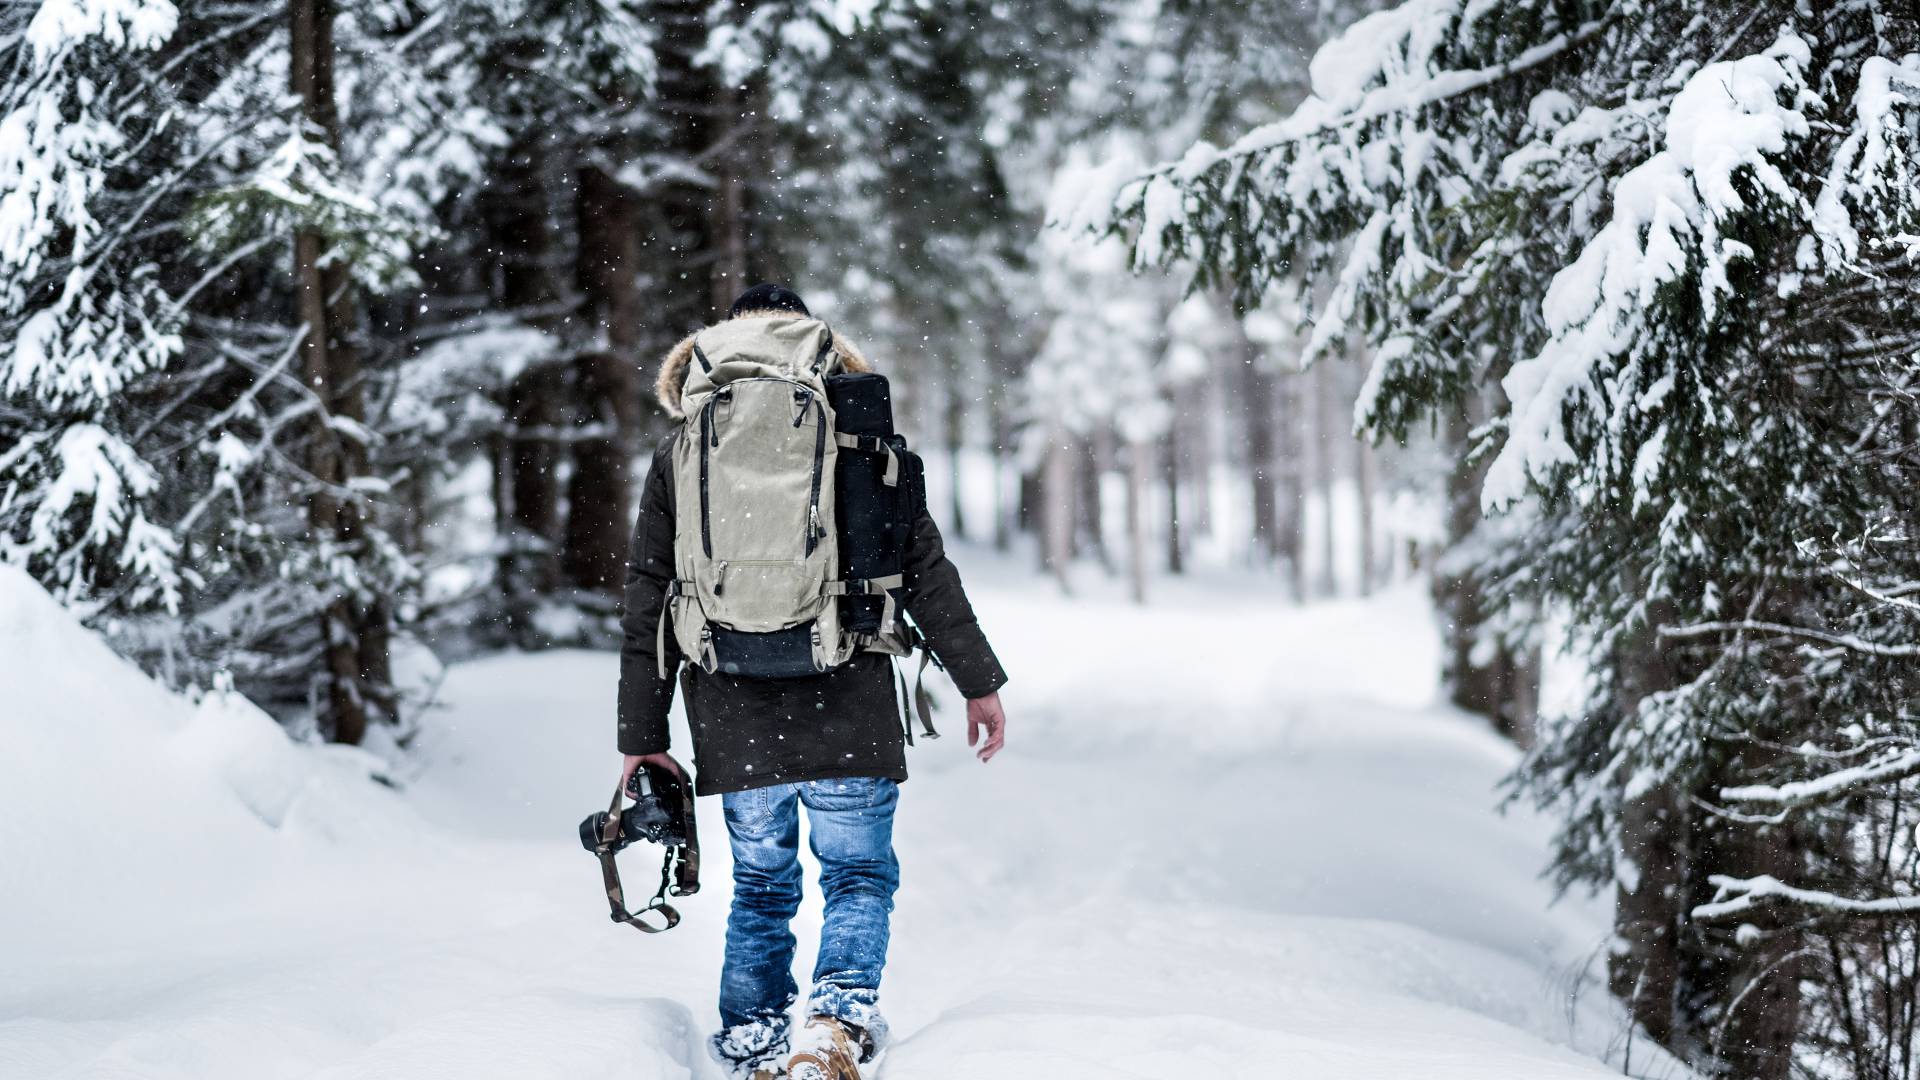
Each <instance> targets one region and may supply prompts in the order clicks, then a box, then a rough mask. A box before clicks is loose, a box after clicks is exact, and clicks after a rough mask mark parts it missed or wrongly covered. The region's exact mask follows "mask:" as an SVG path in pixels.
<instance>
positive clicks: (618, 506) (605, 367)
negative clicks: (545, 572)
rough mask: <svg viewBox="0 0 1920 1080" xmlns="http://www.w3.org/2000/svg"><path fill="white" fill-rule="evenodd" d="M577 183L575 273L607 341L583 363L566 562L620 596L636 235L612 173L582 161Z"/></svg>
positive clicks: (633, 425) (583, 582)
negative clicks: (581, 432)
mask: <svg viewBox="0 0 1920 1080" xmlns="http://www.w3.org/2000/svg"><path fill="white" fill-rule="evenodd" d="M575 190H576V192H577V196H578V197H577V200H576V205H577V207H578V219H579V223H580V225H579V234H580V256H579V263H580V265H579V269H578V276H579V278H580V282H581V285H582V291H583V292H584V293H585V295H586V298H587V301H588V305H589V310H590V312H591V314H592V317H593V318H594V320H595V321H596V322H597V323H598V325H599V327H600V331H601V334H602V335H603V336H604V337H605V338H606V341H607V348H606V349H604V350H598V351H595V352H591V353H587V354H585V355H583V356H581V357H580V358H579V360H578V361H577V362H576V366H577V370H576V372H575V391H576V392H575V394H574V400H575V402H576V406H577V408H578V410H579V412H578V414H577V415H576V417H575V422H576V423H578V424H584V425H586V427H587V430H588V433H589V434H588V435H587V436H586V437H582V438H580V439H579V441H577V442H575V443H574V445H573V472H572V474H571V477H570V479H569V482H568V485H567V521H566V529H565V532H564V534H563V536H562V540H561V549H560V552H561V554H560V569H561V573H562V574H563V575H564V576H565V579H566V581H567V583H568V584H570V585H573V586H574V587H576V588H582V589H589V590H593V591H597V592H604V593H607V594H609V595H617V594H618V593H619V592H620V589H621V587H622V586H623V584H624V583H625V581H626V552H627V538H628V536H629V534H630V532H631V530H632V528H633V509H632V506H633V503H632V490H633V476H632V462H633V455H634V447H635V446H636V445H638V439H639V423H640V408H639V406H640V392H639V390H640V388H639V385H638V383H639V365H640V358H639V355H638V351H637V348H638V343H639V340H640V298H639V292H638V287H637V284H638V283H637V281H636V277H637V275H638V272H639V267H638V263H639V248H638V241H639V237H638V235H637V233H636V231H635V229H634V222H633V216H634V215H633V205H632V198H631V196H629V195H628V193H627V192H626V191H625V190H623V189H622V188H621V187H620V185H619V184H618V183H617V182H615V181H614V179H613V178H612V177H611V176H608V175H607V174H606V173H605V172H604V171H602V170H600V169H598V168H592V167H589V168H585V169H582V170H580V173H579V176H578V185H577V187H576V189H575ZM576 430H578V429H577V428H576ZM591 433H603V434H597V435H596V434H591Z"/></svg>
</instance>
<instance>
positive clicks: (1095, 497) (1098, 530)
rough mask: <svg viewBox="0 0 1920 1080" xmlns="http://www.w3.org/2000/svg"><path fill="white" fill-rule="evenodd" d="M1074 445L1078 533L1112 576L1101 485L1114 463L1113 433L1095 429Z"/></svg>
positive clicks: (1104, 429) (1111, 555) (1112, 567)
mask: <svg viewBox="0 0 1920 1080" xmlns="http://www.w3.org/2000/svg"><path fill="white" fill-rule="evenodd" d="M1076 443H1077V445H1078V448H1079V450H1080V471H1079V480H1080V493H1079V498H1078V500H1077V502H1078V510H1079V522H1080V527H1079V529H1078V533H1079V535H1080V537H1081V538H1082V539H1083V540H1084V541H1085V542H1086V544H1087V545H1088V550H1090V551H1091V552H1092V553H1093V557H1094V558H1095V559H1096V560H1098V561H1099V563H1100V568H1101V569H1102V570H1105V571H1106V572H1107V573H1108V574H1112V573H1113V572H1114V565H1113V553H1112V552H1111V551H1109V550H1108V548H1107V515H1106V501H1105V500H1104V499H1103V498H1102V491H1101V485H1102V482H1103V481H1104V480H1105V478H1106V475H1107V469H1108V467H1109V466H1110V465H1111V463H1112V461H1113V432H1112V431H1110V430H1108V429H1107V428H1105V427H1095V428H1094V431H1093V435H1092V436H1090V437H1088V438H1084V439H1078V440H1076Z"/></svg>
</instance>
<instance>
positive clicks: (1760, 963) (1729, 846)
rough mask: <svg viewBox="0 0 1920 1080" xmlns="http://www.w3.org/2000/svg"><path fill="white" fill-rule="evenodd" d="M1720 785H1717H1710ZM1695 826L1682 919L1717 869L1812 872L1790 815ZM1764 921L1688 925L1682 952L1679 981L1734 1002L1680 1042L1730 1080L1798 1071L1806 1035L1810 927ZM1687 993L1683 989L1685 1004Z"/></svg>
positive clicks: (1707, 820) (1767, 1078) (1789, 876)
mask: <svg viewBox="0 0 1920 1080" xmlns="http://www.w3.org/2000/svg"><path fill="white" fill-rule="evenodd" d="M1770 753H1771V754H1773V755H1774V756H1777V752H1769V751H1766V750H1761V749H1755V750H1754V751H1752V752H1750V754H1749V756H1748V757H1747V760H1746V761H1745V763H1744V768H1742V769H1740V770H1739V771H1738V773H1737V775H1736V776H1730V777H1725V778H1724V779H1725V781H1726V782H1728V783H1737V782H1739V778H1741V777H1750V776H1752V775H1753V771H1757V770H1758V768H1759V763H1758V762H1757V761H1755V760H1754V759H1753V756H1752V755H1753V754H1761V755H1766V754H1770ZM1719 786H1721V785H1720V784H1718V783H1716V784H1712V785H1710V786H1709V790H1714V789H1717V788H1718V787H1719ZM1693 823H1694V841H1693V845H1694V846H1693V858H1692V862H1691V866H1692V871H1693V872H1692V873H1691V874H1690V875H1689V878H1690V880H1689V883H1688V884H1689V886H1690V888H1689V889H1688V896H1687V900H1686V902H1685V903H1684V904H1683V905H1682V907H1683V910H1682V912H1681V918H1682V920H1684V919H1685V918H1686V911H1687V910H1690V909H1691V908H1692V907H1693V906H1694V905H1695V904H1700V903H1705V902H1707V901H1709V900H1711V899H1713V896H1714V893H1715V891H1716V889H1715V886H1714V885H1713V884H1712V882H1711V881H1710V880H1709V878H1710V877H1711V876H1712V875H1715V874H1726V875H1729V876H1732V877H1740V878H1751V877H1759V876H1762V875H1768V876H1772V877H1775V878H1778V879H1780V880H1782V881H1790V880H1793V878H1794V877H1795V876H1796V875H1797V874H1799V873H1801V872H1802V871H1803V870H1804V864H1803V862H1802V860H1801V855H1800V849H1799V844H1798V843H1797V839H1798V838H1797V836H1796V835H1795V831H1794V825H1793V824H1792V823H1790V822H1783V823H1781V824H1779V825H1762V824H1754V823H1749V822H1738V821H1731V820H1728V819H1726V818H1722V817H1719V816H1717V815H1713V814H1707V813H1695V814H1694V821H1693ZM1756 923H1757V925H1755V926H1752V927H1750V928H1748V929H1747V930H1746V931H1745V932H1743V931H1742V930H1741V929H1731V928H1722V927H1714V928H1711V929H1706V928H1700V927H1688V928H1687V929H1688V932H1689V936H1690V937H1691V938H1692V939H1694V940H1695V946H1694V948H1693V949H1692V950H1690V952H1691V953H1693V954H1694V955H1690V956H1683V957H1682V958H1681V961H1682V971H1683V973H1684V976H1683V979H1682V982H1681V985H1682V986H1683V988H1685V989H1686V990H1691V991H1692V992H1693V994H1694V995H1696V996H1698V997H1700V998H1703V999H1705V1000H1710V1001H1714V1002H1725V1003H1727V1007H1726V1009H1725V1011H1724V1014H1721V1015H1713V1014H1709V1015H1707V1016H1705V1017H1702V1019H1705V1020H1708V1021H1710V1022H1711V1026H1710V1027H1707V1028H1705V1029H1704V1030H1700V1031H1697V1032H1692V1033H1689V1034H1690V1035H1691V1038H1687V1037H1684V1036H1683V1038H1682V1039H1681V1041H1682V1042H1694V1043H1699V1044H1703V1045H1705V1046H1707V1047H1708V1049H1709V1051H1710V1053H1711V1055H1712V1065H1711V1066H1710V1067H1709V1071H1710V1072H1711V1074H1712V1075H1715V1076H1721V1077H1726V1078H1727V1080H1788V1077H1790V1076H1792V1075H1794V1072H1793V1050H1794V1046H1795V1044H1796V1043H1797V1042H1798V1040H1799V1036H1800V1023H1801V993H1800V978H1801V968H1802V961H1801V950H1802V949H1803V947H1804V946H1805V934H1804V931H1803V930H1802V929H1801V928H1800V927H1799V926H1798V925H1796V923H1795V922H1794V920H1793V919H1792V918H1791V917H1786V918H1781V917H1778V916H1773V917H1766V918H1761V919H1758V920H1756ZM1690 961H1691V962H1690ZM1685 997H1686V994H1685V993H1684V992H1683V994H1682V1000H1683V1001H1684V1000H1685ZM1689 1012H1691V1011H1689Z"/></svg>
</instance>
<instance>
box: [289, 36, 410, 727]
mask: <svg viewBox="0 0 1920 1080" xmlns="http://www.w3.org/2000/svg"><path fill="white" fill-rule="evenodd" d="M288 14H289V17H290V19H291V25H290V28H289V30H290V33H289V43H288V48H289V52H288V64H287V66H288V81H289V86H290V89H291V90H292V92H293V93H294V94H295V95H296V96H297V97H298V98H299V99H300V120H301V123H302V124H303V125H304V126H305V129H306V134H307V137H308V138H317V139H320V140H322V141H324V142H325V143H326V144H327V145H328V146H330V147H333V148H335V149H338V147H339V145H340V122H339V113H338V111H337V107H336V104H335V96H334V95H335V90H334V76H333V58H334V44H333V20H334V5H333V2H332V0H291V3H290V4H289V6H288ZM293 241H294V243H293V246H294V275H295V279H296V284H297V286H298V291H299V297H298V301H297V305H298V315H299V318H300V320H301V322H302V324H303V325H304V326H305V328H306V334H305V337H303V338H302V340H301V343H300V351H301V365H302V370H303V373H304V374H305V376H306V383H307V387H308V389H309V390H311V391H312V392H313V394H314V396H315V397H316V398H318V400H319V403H320V407H321V408H320V413H319V415H317V416H316V417H315V418H314V421H313V423H312V425H311V426H310V427H309V431H308V439H307V461H306V465H307V469H308V471H309V472H310V473H311V474H312V477H313V482H314V491H313V493H312V495H311V496H310V497H309V498H308V502H307V521H308V525H309V527H310V529H311V539H312V540H313V541H315V542H317V543H319V544H322V545H326V546H331V547H334V548H336V549H337V550H339V551H341V552H343V553H345V554H346V555H347V556H348V557H349V558H352V559H355V560H356V561H358V560H362V559H365V558H366V557H367V551H366V537H365V535H364V533H365V521H364V509H363V508H362V506H361V505H360V503H359V502H358V496H355V495H353V494H352V493H351V492H352V484H353V481H355V480H356V479H358V478H360V477H362V476H365V475H366V473H367V464H368V461H367V457H368V454H367V446H366V444H365V443H364V442H362V441H361V439H360V438H359V437H358V436H357V434H355V432H357V431H359V430H362V429H363V428H364V426H365V422H366V411H367V410H366V400H365V391H364V389H363V387H362V386H361V381H360V375H361V372H360V357H359V354H358V352H357V351H356V350H355V347H354V344H353V341H352V334H353V331H354V326H355V323H356V321H357V317H358V316H357V312H356V309H355V305H354V299H353V290H352V280H351V277H350V275H349V273H348V267H347V265H346V264H345V262H344V261H343V260H342V258H341V257H340V254H339V253H338V252H335V251H329V250H328V249H327V248H326V245H325V238H324V237H322V236H321V235H320V234H318V233H316V232H312V231H307V230H297V231H296V232H295V234H294V238H293ZM336 420H338V421H346V422H347V423H345V424H338V423H335V421H336ZM331 587H332V588H333V590H334V593H333V596H332V597H330V598H329V599H328V601H327V602H326V604H325V605H324V607H323V609H322V611H321V615H320V623H321V625H320V635H321V636H320V641H321V650H322V656H323V663H324V666H325V674H324V675H323V676H322V682H323V684H324V687H323V693H324V698H325V702H326V705H325V716H324V717H323V719H322V723H323V725H324V726H325V727H326V728H328V729H329V731H330V734H331V737H332V738H333V739H334V740H335V741H337V742H343V743H351V744H357V743H359V742H360V741H361V740H362V739H363V738H364V737H365V736H366V732H367V727H368V724H369V723H370V722H371V721H372V720H373V719H374V718H376V717H383V716H384V715H386V714H387V713H388V712H389V711H390V708H391V701H390V697H389V685H390V683H391V679H390V677H389V662H388V658H387V652H388V647H389V644H390V639H391V628H390V627H389V626H388V625H387V619H388V618H389V613H388V611H387V608H386V605H385V603H384V602H380V601H366V600H363V599H362V598H360V597H357V596H355V595H353V594H352V593H351V592H349V591H348V590H347V589H346V588H345V587H344V586H342V585H341V584H339V583H337V582H336V583H331Z"/></svg>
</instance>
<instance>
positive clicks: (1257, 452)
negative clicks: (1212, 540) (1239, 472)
mask: <svg viewBox="0 0 1920 1080" xmlns="http://www.w3.org/2000/svg"><path fill="white" fill-rule="evenodd" d="M1232 325H1233V346H1234V355H1235V358H1236V359H1237V360H1238V369H1239V375H1240V380H1239V383H1240V385H1239V387H1238V389H1239V397H1240V401H1239V407H1240V411H1241V415H1243V416H1244V417H1245V418H1246V425H1247V480H1248V484H1249V487H1250V489H1251V495H1252V506H1253V520H1252V521H1251V522H1250V523H1249V524H1250V536H1249V547H1250V551H1251V553H1252V556H1253V562H1254V564H1255V565H1256V566H1263V567H1264V566H1270V565H1272V563H1273V560H1274V557H1275V555H1276V553H1277V552H1278V551H1279V537H1280V503H1279V498H1278V495H1277V493H1276V491H1275V489H1274V465H1275V461H1274V452H1273V448H1274V422H1275V417H1274V402H1273V373H1272V372H1270V371H1268V370H1267V369H1266V365H1265V363H1264V358H1263V357H1262V356H1261V355H1260V348H1259V346H1257V345H1255V344H1254V343H1253V341H1252V340H1251V339H1250V338H1248V337H1247V330H1246V326H1245V324H1243V323H1242V322H1241V321H1240V320H1239V319H1237V318H1236V319H1234V320H1233V324H1232Z"/></svg>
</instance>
